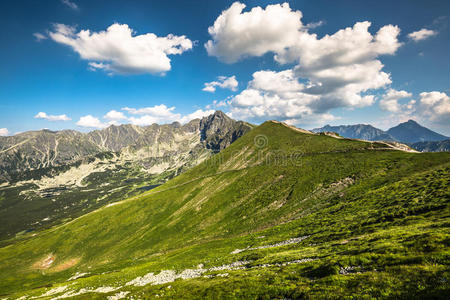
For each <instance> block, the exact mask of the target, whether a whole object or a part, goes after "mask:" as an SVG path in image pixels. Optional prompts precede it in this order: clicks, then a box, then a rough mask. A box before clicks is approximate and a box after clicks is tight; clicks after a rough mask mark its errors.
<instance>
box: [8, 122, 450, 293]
mask: <svg viewBox="0 0 450 300" xmlns="http://www.w3.org/2000/svg"><path fill="white" fill-rule="evenodd" d="M385 147H386V146H385V145H383V144H381V143H367V142H361V141H354V140H346V139H336V138H332V137H328V136H324V135H311V134H306V133H301V132H297V131H295V130H292V129H291V128H288V127H286V126H284V125H282V124H279V123H273V122H266V123H264V124H263V125H261V126H259V127H257V128H255V129H253V130H252V131H251V132H249V133H247V134H246V135H244V136H243V137H241V138H240V139H238V140H237V141H236V142H234V143H233V144H232V145H231V146H230V147H228V148H226V149H225V150H224V151H222V152H221V153H219V154H218V155H215V156H214V157H212V158H211V159H209V160H207V161H205V162H204V163H202V164H200V165H198V166H197V167H194V168H192V169H191V170H189V171H187V172H186V173H184V174H182V175H180V176H178V177H176V178H174V179H172V180H170V181H168V182H167V183H166V184H164V185H162V186H159V187H158V188H156V189H154V190H151V191H149V192H146V193H144V194H142V195H139V196H135V197H133V198H130V199H127V200H124V201H122V202H119V203H117V204H116V205H114V206H109V207H104V208H102V209H99V210H97V211H94V212H92V213H89V214H87V215H84V216H82V217H80V218H78V219H76V220H73V221H71V222H69V223H66V224H65V225H62V226H58V227H54V228H52V229H49V230H46V231H42V232H39V233H38V234H37V235H34V236H33V235H32V234H29V235H25V236H23V237H21V239H20V240H19V239H18V240H16V241H15V242H14V243H13V244H11V245H9V246H6V247H3V248H1V249H0V296H3V295H4V296H7V295H8V296H12V297H19V296H22V295H24V294H25V295H33V296H40V295H41V296H42V295H43V294H44V293H46V292H47V293H51V291H54V289H55V288H57V287H66V290H65V292H67V291H68V290H70V291H73V292H79V291H80V289H82V288H85V289H95V288H98V287H105V286H109V287H114V288H116V290H115V291H109V292H107V293H93V292H84V293H81V294H80V295H78V297H86V298H93V297H100V298H102V297H105V296H107V295H114V294H115V293H118V292H121V291H122V292H129V294H127V295H128V296H131V295H136V296H138V297H144V298H145V297H149V298H150V297H154V296H156V295H159V296H167V297H177V298H181V297H186V298H191V297H193V296H197V297H202V298H204V297H209V296H212V295H215V296H220V297H229V298H234V297H237V298H241V297H242V298H255V297H264V296H267V297H268V298H274V297H278V298H283V297H285V298H298V297H318V296H325V295H327V296H332V297H339V296H346V295H347V296H348V295H351V294H353V293H358V294H359V295H367V296H371V297H383V296H384V297H387V296H390V297H406V298H407V297H410V296H412V295H422V296H424V295H427V296H441V295H444V296H445V293H448V291H449V289H448V280H449V279H450V278H449V273H448V264H449V250H448V249H449V247H448V244H449V240H450V239H449V230H448V226H449V224H450V223H449V219H448V217H449V212H450V211H449V206H448V205H449V203H448V201H449V199H450V192H449V190H450V189H449V178H450V176H449V175H450V154H449V153H420V154H418V153H406V152H401V151H394V150H386V149H385ZM296 237H304V239H303V240H302V241H300V242H297V243H292V244H289V245H281V246H276V247H266V248H258V247H260V246H264V245H273V244H276V243H279V242H282V241H286V240H289V239H291V238H296ZM246 248H249V249H246ZM255 248H257V249H255ZM235 249H246V250H243V251H241V252H239V251H237V252H234V254H233V251H234V250H235ZM46 259H50V260H51V261H52V263H51V264H49V265H45V260H46ZM305 259H306V260H305ZM296 260H303V261H301V262H296V263H290V264H287V265H284V266H283V265H282V264H283V263H286V262H295V261H296ZM236 261H245V263H243V264H245V267H244V268H242V269H238V270H228V271H226V273H224V272H225V271H223V272H218V271H217V270H216V271H212V270H210V271H207V272H205V273H204V274H202V276H200V277H198V278H195V279H186V280H180V279H179V280H176V281H174V282H170V283H166V284H163V285H151V284H147V285H145V286H134V285H126V283H127V282H130V281H131V280H133V279H135V278H136V277H138V276H143V275H145V274H147V273H149V272H154V273H155V274H158V272H159V271H161V270H176V271H177V272H181V271H183V270H185V269H196V266H197V265H198V264H203V265H204V268H210V267H214V266H221V265H224V264H230V263H233V262H236ZM76 272H80V273H88V274H85V275H84V276H83V278H79V279H76V280H72V281H70V282H69V283H68V282H67V280H68V279H69V278H70V277H72V276H73V275H74V274H75V273H76ZM217 273H222V276H214V275H215V274H217ZM205 275H211V276H209V277H204V276H205ZM210 277H211V278H210ZM69 285H70V286H69ZM169 286H170V288H169ZM60 294H63V291H61V293H60ZM60 294H58V293H56V292H55V293H54V294H53V295H52V296H54V295H60Z"/></svg>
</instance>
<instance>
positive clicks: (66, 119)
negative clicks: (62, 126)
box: [34, 111, 71, 122]
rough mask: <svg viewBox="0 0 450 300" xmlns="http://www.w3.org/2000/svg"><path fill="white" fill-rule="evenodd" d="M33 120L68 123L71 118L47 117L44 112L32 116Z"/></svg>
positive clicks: (60, 116)
mask: <svg viewBox="0 0 450 300" xmlns="http://www.w3.org/2000/svg"><path fill="white" fill-rule="evenodd" d="M34 118H35V119H45V120H48V121H52V122H54V121H70V120H71V118H69V117H68V116H67V115H65V114H64V115H47V114H46V113H45V112H42V111H41V112H39V113H37V114H36V115H35V116H34Z"/></svg>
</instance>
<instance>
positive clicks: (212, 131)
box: [0, 111, 252, 182]
mask: <svg viewBox="0 0 450 300" xmlns="http://www.w3.org/2000/svg"><path fill="white" fill-rule="evenodd" d="M251 128H252V127H251V125H250V124H248V123H245V122H241V121H235V120H233V119H231V118H229V117H228V116H226V115H225V114H224V113H223V112H221V111H217V112H215V113H214V114H212V115H210V116H208V117H204V118H203V119H195V120H192V121H190V122H189V123H187V124H185V125H181V124H180V123H178V122H174V123H172V124H164V125H159V124H152V125H150V126H145V127H141V126H136V125H131V124H127V125H120V126H114V125H112V126H110V127H108V128H106V129H103V130H94V131H92V132H89V133H81V132H78V131H74V130H63V131H50V130H41V131H29V132H24V133H21V134H18V135H15V136H9V137H0V182H2V181H9V180H10V179H11V174H14V173H20V172H23V171H29V170H37V169H43V168H49V167H57V166H61V165H64V164H69V163H73V162H76V161H79V160H81V159H83V158H86V157H90V156H94V155H98V154H100V153H103V152H116V153H118V155H119V156H120V157H123V158H124V159H127V160H129V161H140V162H142V165H143V166H145V167H148V168H153V170H152V171H155V172H156V171H159V170H161V169H165V168H166V167H172V168H173V167H180V166H182V165H185V164H186V163H188V162H189V160H191V157H189V155H191V156H193V155H198V153H199V151H201V150H208V151H209V152H211V153H215V152H218V151H220V150H222V149H224V148H226V147H227V146H229V145H230V144H231V143H232V142H234V141H235V140H236V139H237V138H239V137H240V136H242V135H243V134H245V133H246V132H248V131H249V130H250V129H251ZM204 158H206V156H205V157H204ZM192 159H194V160H196V161H197V158H192ZM178 160H183V161H178ZM162 163H164V165H165V166H166V167H155V165H161V164H162Z"/></svg>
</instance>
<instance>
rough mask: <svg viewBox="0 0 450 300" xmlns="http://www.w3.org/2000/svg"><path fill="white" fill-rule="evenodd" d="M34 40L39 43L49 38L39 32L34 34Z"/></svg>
mask: <svg viewBox="0 0 450 300" xmlns="http://www.w3.org/2000/svg"><path fill="white" fill-rule="evenodd" d="M33 36H34V38H35V39H36V41H37V42H40V41H42V40H46V39H47V37H46V36H45V35H43V34H42V33H39V32H35V33H33Z"/></svg>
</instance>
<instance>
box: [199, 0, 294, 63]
mask: <svg viewBox="0 0 450 300" xmlns="http://www.w3.org/2000/svg"><path fill="white" fill-rule="evenodd" d="M244 8H245V4H242V3H240V2H235V3H233V4H232V5H231V7H230V8H228V9H227V10H225V11H223V12H222V14H221V15H220V16H219V17H218V18H217V19H216V21H215V22H214V25H213V26H211V27H209V28H208V32H209V34H210V35H211V37H212V40H209V41H208V42H207V43H206V44H205V47H206V50H207V51H208V54H209V55H211V56H217V57H218V58H219V59H220V60H221V61H224V62H227V63H233V62H236V61H237V60H239V59H240V58H241V57H243V56H261V55H263V54H264V53H267V52H269V51H272V52H278V51H281V50H283V49H284V48H285V47H289V46H291V45H293V44H294V43H295V41H296V40H297V34H298V31H299V30H300V29H301V28H302V22H301V21H300V19H301V17H302V13H301V12H300V11H292V10H291V9H290V7H289V4H288V3H284V4H281V5H280V4H275V5H268V6H267V7H266V9H262V8H261V7H254V8H252V9H251V11H249V12H244V13H243V12H242V10H243V9H244Z"/></svg>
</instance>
